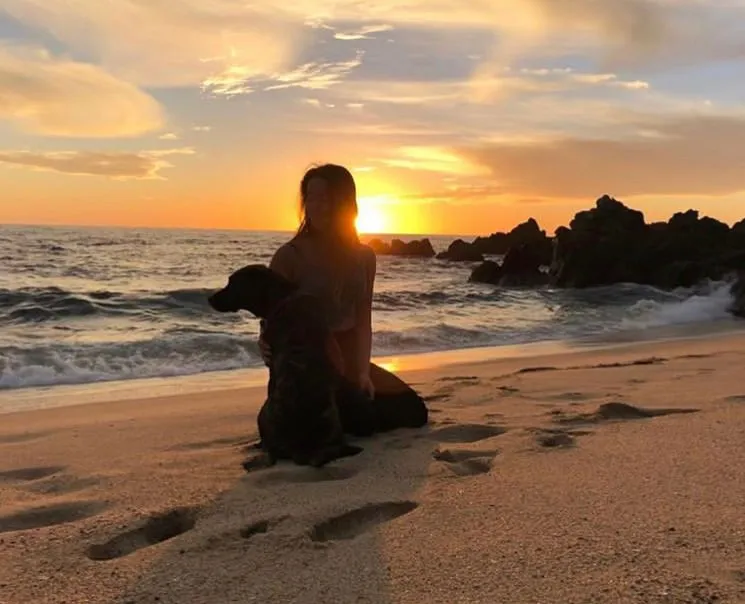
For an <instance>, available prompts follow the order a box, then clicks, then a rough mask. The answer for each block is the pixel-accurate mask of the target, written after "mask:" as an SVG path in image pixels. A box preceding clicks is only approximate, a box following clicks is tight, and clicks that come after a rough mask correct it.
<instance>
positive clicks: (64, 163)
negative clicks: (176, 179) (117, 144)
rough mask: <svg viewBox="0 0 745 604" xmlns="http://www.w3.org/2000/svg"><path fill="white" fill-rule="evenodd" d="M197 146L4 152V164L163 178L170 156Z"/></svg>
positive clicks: (116, 176) (125, 177) (1, 154)
mask: <svg viewBox="0 0 745 604" xmlns="http://www.w3.org/2000/svg"><path fill="white" fill-rule="evenodd" d="M193 153H194V150H193V149H190V148H183V149H161V150H157V151H141V152H139V153H123V152H108V153H107V152H91V151H53V152H47V153H33V152H31V151H0V163H4V164H10V165H14V166H22V167H26V168H33V169H37V170H45V171H52V172H61V173H63V174H77V175H92V176H105V177H108V178H113V179H117V180H128V179H162V178H163V177H162V176H160V174H159V172H160V170H162V169H163V168H169V167H172V164H171V163H169V162H168V161H166V160H165V159H163V158H164V157H167V156H169V155H191V154H193Z"/></svg>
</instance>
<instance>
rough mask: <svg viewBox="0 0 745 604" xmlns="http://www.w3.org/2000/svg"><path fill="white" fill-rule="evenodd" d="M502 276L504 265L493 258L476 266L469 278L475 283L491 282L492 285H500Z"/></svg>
mask: <svg viewBox="0 0 745 604" xmlns="http://www.w3.org/2000/svg"><path fill="white" fill-rule="evenodd" d="M501 276H502V267H501V266H499V264H497V263H496V262H494V261H493V260H486V261H484V262H482V263H481V264H479V265H478V266H476V267H474V269H473V270H472V271H471V276H470V277H469V279H468V280H469V281H472V282H474V283H491V284H492V285H499V278H500V277H501Z"/></svg>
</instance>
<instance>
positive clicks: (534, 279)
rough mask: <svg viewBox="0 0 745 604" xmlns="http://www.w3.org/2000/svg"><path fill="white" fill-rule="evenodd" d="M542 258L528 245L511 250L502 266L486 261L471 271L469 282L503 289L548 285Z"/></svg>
mask: <svg viewBox="0 0 745 604" xmlns="http://www.w3.org/2000/svg"><path fill="white" fill-rule="evenodd" d="M541 264H542V258H541V257H540V256H538V255H537V254H536V253H535V249H534V248H531V247H530V246H529V245H527V244H523V245H520V246H516V247H514V248H512V249H510V250H509V251H508V252H507V254H506V255H505V257H504V260H503V261H502V264H498V263H496V262H494V261H492V260H486V261H485V262H482V263H481V264H479V265H478V266H477V267H475V268H474V269H473V270H472V271H471V276H470V278H469V281H472V282H474V283H489V284H491V285H499V286H501V287H537V286H539V285H545V284H546V283H548V275H547V274H546V273H543V272H541Z"/></svg>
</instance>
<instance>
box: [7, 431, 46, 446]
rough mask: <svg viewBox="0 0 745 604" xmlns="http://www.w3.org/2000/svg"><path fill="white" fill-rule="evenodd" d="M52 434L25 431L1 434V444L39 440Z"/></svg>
mask: <svg viewBox="0 0 745 604" xmlns="http://www.w3.org/2000/svg"><path fill="white" fill-rule="evenodd" d="M49 434H51V433H50V432H25V433H24V434H0V445H14V444H16V443H25V442H29V441H31V440H38V439H40V438H44V437H45V436H48V435H49Z"/></svg>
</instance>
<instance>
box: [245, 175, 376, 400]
mask: <svg viewBox="0 0 745 604" xmlns="http://www.w3.org/2000/svg"><path fill="white" fill-rule="evenodd" d="M300 209H301V222H300V228H299V229H298V231H297V234H296V235H295V236H294V237H293V238H292V239H291V240H290V241H288V242H287V243H285V244H284V245H282V246H281V247H280V248H279V249H278V250H277V251H276V252H275V254H274V256H273V258H272V260H271V263H270V265H269V266H270V267H271V268H272V269H274V270H275V271H277V272H278V273H280V274H281V275H283V276H284V277H285V278H287V279H289V280H290V281H292V282H293V283H296V284H297V285H298V286H299V287H300V289H301V290H303V291H305V292H308V293H311V294H314V295H318V296H319V297H320V298H321V300H322V301H323V302H324V305H325V307H326V315H327V318H328V321H329V324H330V326H331V329H332V332H333V335H334V338H333V342H332V345H331V348H332V350H330V351H329V352H330V354H331V356H332V360H333V361H334V363H335V364H336V365H337V367H338V368H339V370H340V371H341V373H342V374H343V375H344V376H345V377H346V378H347V379H348V380H350V381H351V382H352V383H353V384H356V385H357V386H358V387H359V388H360V389H362V390H363V391H364V392H366V393H368V395H369V396H370V397H371V398H372V397H373V396H374V393H375V389H374V386H373V383H372V381H371V379H370V353H371V345H372V296H373V288H374V284H375V273H376V258H375V252H374V251H373V250H372V249H371V248H370V247H368V246H366V245H363V244H362V243H360V240H359V237H358V235H357V229H356V227H355V220H356V218H357V190H356V186H355V182H354V178H353V177H352V175H351V173H350V172H349V171H348V170H347V169H346V168H344V167H342V166H337V165H334V164H325V165H322V166H318V167H314V168H311V169H310V170H308V171H307V172H306V173H305V175H304V176H303V179H302V181H301V183H300ZM263 327H264V326H263V324H262V330H261V332H260V335H259V348H260V350H261V354H262V357H263V358H264V362H265V363H266V364H267V365H268V364H269V359H270V355H271V351H270V350H269V347H268V345H267V343H266V341H265V340H264V338H263Z"/></svg>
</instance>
